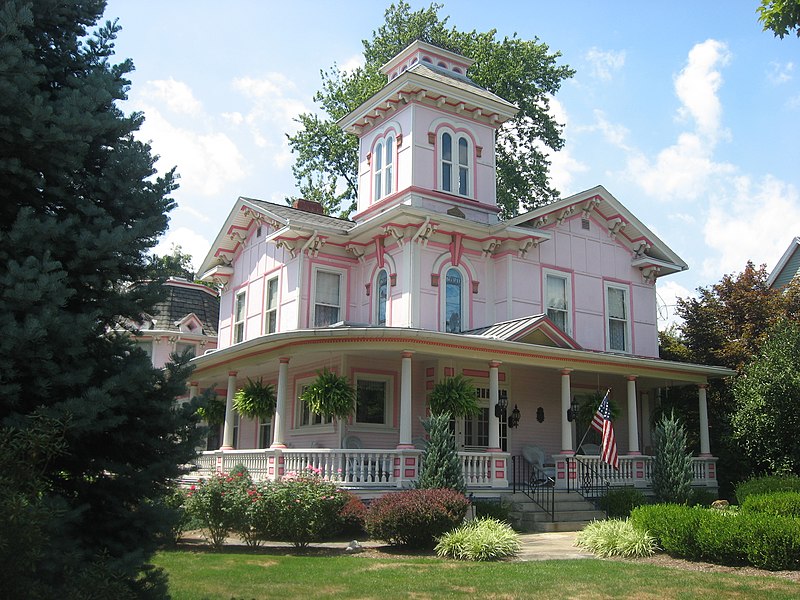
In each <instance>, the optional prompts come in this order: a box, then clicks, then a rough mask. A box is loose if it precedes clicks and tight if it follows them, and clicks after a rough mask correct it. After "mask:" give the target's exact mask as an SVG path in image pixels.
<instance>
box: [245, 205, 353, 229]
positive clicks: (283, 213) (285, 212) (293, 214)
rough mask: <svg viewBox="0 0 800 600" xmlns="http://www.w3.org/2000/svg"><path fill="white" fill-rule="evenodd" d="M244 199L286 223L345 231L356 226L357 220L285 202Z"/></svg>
mask: <svg viewBox="0 0 800 600" xmlns="http://www.w3.org/2000/svg"><path fill="white" fill-rule="evenodd" d="M242 199H243V200H244V201H245V202H247V203H248V204H252V205H253V206H255V207H257V208H258V209H259V210H261V211H264V212H265V213H268V214H271V215H272V216H274V217H276V218H277V219H278V220H279V221H283V222H284V223H289V222H292V223H293V224H296V225H305V226H307V227H309V228H312V229H313V228H315V227H320V226H321V227H328V228H334V229H341V230H342V231H343V232H344V231H349V230H350V229H352V228H353V227H355V226H356V223H355V221H348V220H347V219H339V218H337V217H330V216H328V215H318V214H315V213H311V212H307V211H305V210H300V209H298V208H292V207H291V206H286V205H285V204H283V205H282V204H273V203H272V202H266V201H265V200H256V199H255V198H244V197H242Z"/></svg>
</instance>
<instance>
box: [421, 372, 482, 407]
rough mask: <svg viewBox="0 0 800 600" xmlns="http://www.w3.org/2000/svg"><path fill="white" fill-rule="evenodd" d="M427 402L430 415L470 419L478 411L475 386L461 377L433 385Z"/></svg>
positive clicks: (447, 379)
mask: <svg viewBox="0 0 800 600" xmlns="http://www.w3.org/2000/svg"><path fill="white" fill-rule="evenodd" d="M429 402H430V407H431V414H432V415H442V414H445V413H447V414H449V415H450V416H451V417H472V416H474V415H476V414H478V411H479V410H480V407H479V406H478V398H477V396H476V395H475V384H474V383H472V380H471V379H467V378H466V377H464V376H463V375H456V376H455V377H448V378H445V379H443V380H442V381H440V382H438V383H437V384H436V385H434V386H433V390H431V395H430V399H429Z"/></svg>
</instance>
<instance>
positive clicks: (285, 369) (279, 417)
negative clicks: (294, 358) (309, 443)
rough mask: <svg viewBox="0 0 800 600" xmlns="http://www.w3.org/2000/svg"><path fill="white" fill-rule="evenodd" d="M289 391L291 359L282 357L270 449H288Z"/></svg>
mask: <svg viewBox="0 0 800 600" xmlns="http://www.w3.org/2000/svg"><path fill="white" fill-rule="evenodd" d="M288 389H289V358H288V357H286V356H282V357H281V358H280V363H279V364H278V390H277V392H276V394H275V395H276V398H275V417H274V423H275V424H274V427H273V434H272V444H271V445H270V448H286V443H285V436H286V396H287V390H288Z"/></svg>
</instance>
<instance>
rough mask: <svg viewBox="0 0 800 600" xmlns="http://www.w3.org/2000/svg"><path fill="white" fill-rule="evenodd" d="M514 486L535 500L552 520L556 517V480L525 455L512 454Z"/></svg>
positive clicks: (515, 489) (516, 490)
mask: <svg viewBox="0 0 800 600" xmlns="http://www.w3.org/2000/svg"><path fill="white" fill-rule="evenodd" d="M511 465H512V488H513V491H514V493H516V492H522V493H523V494H525V495H526V496H527V497H528V498H530V499H531V500H533V501H534V502H535V503H536V504H537V505H538V506H539V507H540V508H541V509H542V510H543V511H544V512H545V513H547V516H549V517H550V520H551V521H554V520H555V518H556V496H555V480H554V479H553V478H552V477H548V475H547V474H546V473H545V472H544V471H542V470H541V469H540V468H539V467H538V466H536V465H534V464H532V463H530V462H528V461H527V460H526V459H525V457H524V456H512V457H511Z"/></svg>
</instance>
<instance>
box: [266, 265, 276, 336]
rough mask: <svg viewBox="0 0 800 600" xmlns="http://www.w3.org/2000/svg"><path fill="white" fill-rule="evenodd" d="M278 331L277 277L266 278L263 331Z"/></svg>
mask: <svg viewBox="0 0 800 600" xmlns="http://www.w3.org/2000/svg"><path fill="white" fill-rule="evenodd" d="M276 331H278V278H277V277H273V278H272V279H268V280H267V301H266V304H265V305H264V333H275V332H276Z"/></svg>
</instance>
